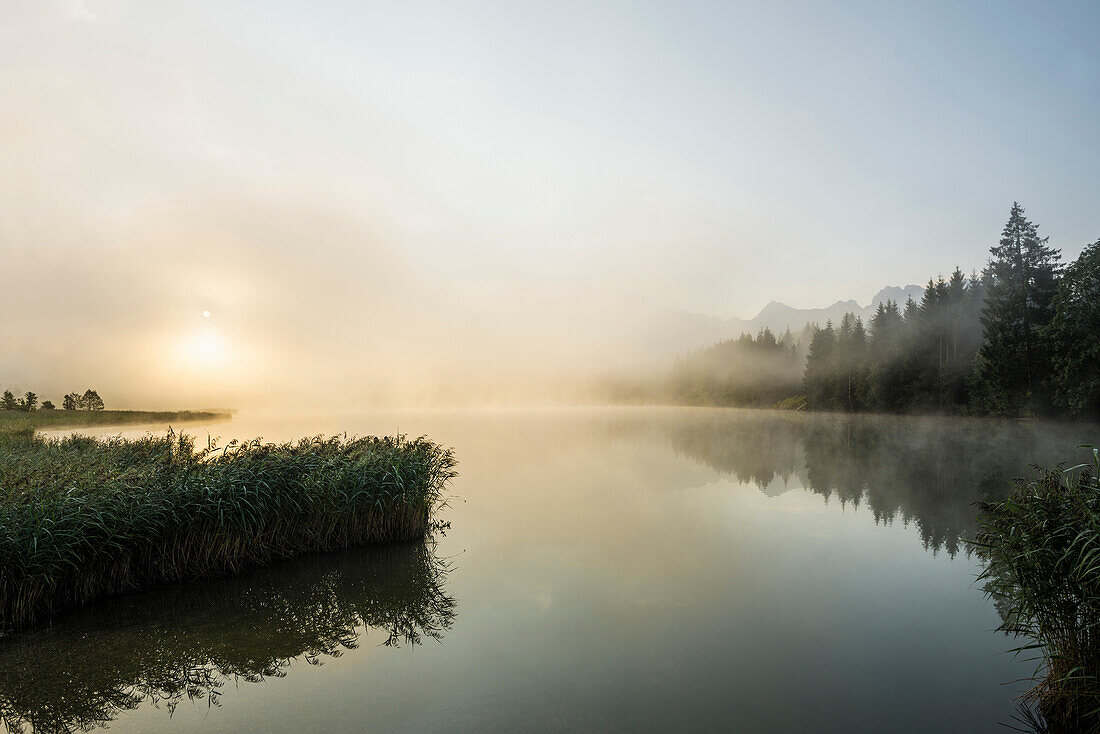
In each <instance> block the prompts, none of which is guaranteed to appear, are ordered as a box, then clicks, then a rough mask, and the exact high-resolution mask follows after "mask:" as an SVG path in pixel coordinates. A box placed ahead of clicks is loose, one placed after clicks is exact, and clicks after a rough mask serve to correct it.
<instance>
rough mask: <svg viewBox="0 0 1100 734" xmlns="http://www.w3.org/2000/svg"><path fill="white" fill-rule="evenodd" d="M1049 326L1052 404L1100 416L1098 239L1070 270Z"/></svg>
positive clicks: (1085, 414)
mask: <svg viewBox="0 0 1100 734" xmlns="http://www.w3.org/2000/svg"><path fill="white" fill-rule="evenodd" d="M1053 308H1054V315H1053V317H1052V318H1051V321H1050V325H1049V326H1048V327H1047V330H1046V337H1047V347H1048V350H1049V352H1050V355H1051V363H1052V370H1051V371H1052V374H1051V383H1052V385H1053V388H1054V395H1053V398H1054V402H1055V404H1056V405H1057V406H1058V407H1060V408H1064V409H1065V410H1067V411H1069V413H1070V414H1071V415H1073V416H1077V417H1081V416H1085V417H1090V418H1100V367H1098V365H1100V240H1097V241H1096V242H1095V243H1094V244H1091V245H1089V246H1087V247H1086V248H1085V249H1084V251H1082V252H1081V256H1080V257H1078V258H1077V260H1076V261H1075V262H1074V263H1073V264H1072V265H1070V266H1069V267H1068V268H1066V272H1065V275H1064V276H1063V277H1062V280H1061V282H1060V283H1059V285H1058V292H1057V294H1056V295H1055V296H1054V304H1053Z"/></svg>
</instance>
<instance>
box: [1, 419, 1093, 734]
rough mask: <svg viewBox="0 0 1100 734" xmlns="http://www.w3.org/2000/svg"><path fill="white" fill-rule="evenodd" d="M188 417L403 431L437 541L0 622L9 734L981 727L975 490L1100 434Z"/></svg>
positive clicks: (983, 636)
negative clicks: (449, 449)
mask: <svg viewBox="0 0 1100 734" xmlns="http://www.w3.org/2000/svg"><path fill="white" fill-rule="evenodd" d="M144 430H148V429H147V428H142V429H137V430H126V431H123V433H124V435H133V434H135V433H136V434H140V433H141V432H143V431H144ZM187 430H188V431H189V432H191V433H194V434H196V435H197V436H198V437H199V442H200V443H201V442H202V441H203V440H204V438H205V436H206V434H207V433H208V432H209V433H211V434H213V435H215V436H219V435H220V436H221V437H222V438H223V439H228V438H231V437H238V436H240V437H250V436H255V435H262V436H263V437H264V438H267V439H271V440H283V439H288V438H292V437H297V436H302V435H307V434H311V433H319V432H321V433H334V432H342V431H345V430H346V431H348V432H349V433H352V432H354V433H360V434H364V433H392V432H394V431H396V430H400V431H402V432H405V433H409V434H421V433H426V434H428V435H431V436H432V437H433V438H435V439H437V440H439V441H441V442H443V443H447V444H450V445H453V446H454V447H455V448H456V451H457V453H458V457H459V460H460V471H461V472H462V474H461V476H460V477H459V479H458V480H457V481H456V482H455V484H454V487H453V491H454V494H455V495H457V497H456V499H455V500H454V501H453V502H452V505H453V506H452V507H451V508H450V509H449V510H447V511H446V515H445V517H446V519H449V520H450V521H451V522H452V529H451V530H450V531H449V532H448V533H447V535H446V536H445V537H443V538H440V539H439V541H438V543H437V544H436V545H434V546H432V545H428V546H423V545H412V546H403V547H398V548H387V549H363V550H357V551H353V552H350V553H346V554H336V555H328V556H315V557H310V558H306V559H301V560H299V561H295V562H292V563H288V564H284V565H282V566H278V567H275V568H271V569H263V570H260V571H257V572H255V573H252V574H248V575H246V576H243V577H240V578H234V579H219V580H214V581H205V582H200V583H193V584H189V585H186V586H181V587H173V588H167V589H161V590H157V591H155V592H152V593H149V594H143V595H134V596H131V597H127V598H124V599H119V600H113V601H111V602H107V603H105V604H102V605H98V606H96V607H93V608H91V609H89V610H87V611H85V612H81V613H79V614H75V615H71V616H70V617H68V618H65V619H63V620H61V621H59V622H58V623H57V624H55V626H54V627H53V628H52V629H50V630H44V631H41V632H37V633H34V634H29V635H23V636H19V637H15V638H13V639H8V640H0V716H3V717H5V720H6V721H7V723H8V725H9V727H11V726H12V725H15V724H18V723H21V722H30V721H33V722H34V723H35V724H36V727H37V730H38V731H44V732H54V731H72V730H76V731H79V730H82V729H94V728H96V727H98V726H100V725H102V724H107V723H109V724H110V728H111V731H114V732H153V731H203V732H220V731H226V732H228V731H271V732H301V731H338V732H360V731H384V732H388V731H398V732H420V731H455V732H485V731H508V732H511V731H530V732H543V731H623V732H628V731H629V732H633V731H721V732H728V731H736V732H746V733H753V732H805V731H814V732H846V733H848V732H863V731H867V732H878V731H891V732H929V731H944V732H954V731H957V732H982V731H995V730H997V729H998V728H999V727H998V726H997V724H998V723H999V722H1008V721H1009V720H1010V719H1011V716H1012V714H1013V712H1014V704H1013V702H1012V698H1013V697H1014V696H1015V695H1016V694H1017V693H1018V692H1019V691H1020V690H1021V686H1020V684H1007V685H1006V683H1008V682H1009V681H1013V680H1016V679H1018V678H1020V677H1021V676H1023V675H1026V674H1027V673H1028V672H1029V670H1030V668H1029V666H1028V664H1026V663H1021V662H1013V660H1012V659H1011V657H1010V656H1009V655H1006V654H1004V652H1003V651H1004V650H1006V649H1008V648H1009V647H1010V646H1011V641H1010V640H1008V639H1006V638H1005V637H1003V636H1001V635H999V634H995V633H994V632H993V629H994V628H995V627H996V626H997V625H998V624H999V618H998V616H997V613H996V610H995V609H994V608H993V607H992V605H991V604H990V603H989V602H987V601H986V600H985V599H984V598H983V596H982V594H981V591H980V590H979V589H978V588H977V587H976V586H975V585H974V583H973V579H974V576H975V574H976V573H977V570H978V565H977V561H976V560H975V559H974V558H972V557H970V556H968V554H967V552H966V549H965V544H963V543H962V542H961V540H960V539H961V538H965V537H970V536H971V535H972V534H973V532H974V529H975V508H974V507H973V503H974V502H975V501H978V500H981V499H986V498H991V497H995V496H999V495H1000V494H1001V493H1003V492H1004V491H1005V490H1006V489H1007V487H1008V480H1009V479H1010V478H1011V477H1012V476H1015V475H1019V474H1022V473H1023V472H1024V471H1025V470H1026V465H1027V464H1028V463H1029V462H1056V461H1060V460H1075V459H1076V458H1077V457H1078V455H1081V454H1082V452H1077V451H1075V450H1074V449H1073V446H1075V445H1076V444H1078V443H1086V442H1093V443H1096V442H1100V435H1095V434H1096V433H1097V432H1096V429H1095V428H1092V427H1088V428H1085V427H1080V426H1078V427H1065V426H1052V425H1043V424H1034V423H1033V424H1004V423H996V422H983V421H968V420H956V419H952V420H944V419H915V418H886V417H881V418H879V417H864V418H851V417H839V416H799V415H791V414H778V413H767V412H751V411H721V410H689V409H684V410H680V409H607V410H595V409H593V410H550V411H466V412H430V413H372V414H357V415H351V414H349V415H339V416H310V417H304V418H302V417H299V418H287V417H265V416H260V415H256V416H249V415H241V416H240V417H238V419H236V420H234V421H233V422H231V423H225V424H220V425H211V426H189V427H187ZM104 432H114V433H117V432H118V431H117V430H116V431H99V433H104ZM223 442H224V441H223ZM0 728H2V727H0Z"/></svg>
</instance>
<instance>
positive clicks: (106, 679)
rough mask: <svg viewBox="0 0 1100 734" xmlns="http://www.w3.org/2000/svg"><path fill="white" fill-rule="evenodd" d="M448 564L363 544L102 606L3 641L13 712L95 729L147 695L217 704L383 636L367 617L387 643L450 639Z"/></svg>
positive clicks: (31, 722)
mask: <svg viewBox="0 0 1100 734" xmlns="http://www.w3.org/2000/svg"><path fill="white" fill-rule="evenodd" d="M448 571H449V568H448V565H447V563H446V562H445V561H442V560H440V559H439V558H437V557H436V555H435V553H434V549H433V548H432V547H430V546H426V545H424V544H412V545H402V546H394V547H387V548H364V549H356V550H352V551H348V552H346V553H339V554H330V555H323V556H312V557H308V558H303V559H299V560H297V561H293V562H290V563H286V564H282V565H279V566H275V567H271V568H266V569H260V570H258V571H255V572H253V573H249V574H246V575H244V576H240V577H234V578H224V579H215V580H206V581H201V582H194V583H190V584H185V585H181V586H174V587H171V588H166V589H162V590H158V591H155V592H152V593H149V594H141V595H135V596H132V597H127V598H122V599H116V600H112V601H109V602H106V603H104V604H100V605H96V606H95V607H94V608H91V609H89V610H86V611H84V612H80V613H77V614H76V615H74V616H72V617H69V618H66V619H65V620H64V621H63V622H62V623H61V624H59V626H58V627H57V628H55V629H52V630H42V631H40V632H36V633H27V634H21V635H17V636H15V637H12V638H10V639H6V640H3V639H0V722H2V723H3V724H4V726H6V727H7V729H8V730H9V731H16V732H19V731H26V730H28V729H32V730H33V731H34V732H43V733H52V732H74V731H88V730H91V729H94V728H96V727H98V726H102V725H105V724H107V723H108V722H110V721H112V720H113V719H115V718H116V717H118V716H119V715H120V714H121V713H123V712H125V711H128V710H131V709H134V708H136V707H138V706H139V705H141V704H142V703H143V702H146V701H149V702H152V703H154V704H156V705H159V706H162V707H165V708H167V709H168V711H169V712H171V711H172V710H174V709H175V707H176V705H177V704H178V703H179V702H180V701H182V700H183V699H184V698H187V699H205V700H206V701H208V702H209V703H211V704H215V705H216V704H217V702H218V698H219V696H221V695H222V692H223V690H224V689H225V685H226V683H227V682H230V681H233V682H238V681H247V682H259V681H263V680H264V679H265V678H268V677H281V676H283V675H284V674H285V669H286V668H287V667H288V666H289V665H290V664H291V663H292V662H293V661H294V660H296V659H301V660H304V661H306V662H308V663H310V664H319V663H320V662H322V660H323V659H324V658H326V657H336V656H339V655H340V654H341V653H342V651H343V650H345V649H354V648H355V647H357V646H358V645H359V642H360V637H361V636H362V635H364V634H366V635H367V639H370V638H371V636H372V635H373V634H374V632H372V631H369V630H365V629H364V626H365V627H369V628H374V630H377V631H378V632H379V633H380V634H381V637H379V638H378V639H379V641H380V642H379V644H383V645H387V646H398V645H416V644H418V643H420V642H421V641H422V640H423V639H424V638H434V639H441V638H442V636H443V633H444V632H445V631H446V630H448V629H450V628H451V626H452V624H453V621H454V617H455V600H454V599H453V598H452V597H450V596H448V595H447V593H446V592H445V588H444V582H445V580H446V577H447V573H448Z"/></svg>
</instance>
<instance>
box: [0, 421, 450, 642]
mask: <svg viewBox="0 0 1100 734" xmlns="http://www.w3.org/2000/svg"><path fill="white" fill-rule="evenodd" d="M454 466H455V461H454V458H453V455H452V453H451V451H450V450H447V449H444V448H442V447H440V446H438V445H436V444H434V443H432V442H431V441H429V440H427V439H424V438H419V439H416V440H411V441H410V440H407V439H405V438H404V437H400V436H399V437H395V438H375V437H368V438H353V439H339V438H331V439H322V438H319V437H318V438H312V439H304V440H302V441H299V442H298V443H286V444H262V443H260V442H259V441H258V440H257V441H252V442H249V443H245V444H236V443H234V444H230V445H229V446H227V447H225V448H224V449H217V450H211V449H205V450H202V451H197V452H196V451H194V446H193V444H192V440H191V439H190V438H188V437H186V436H183V435H180V434H175V433H172V432H169V434H168V435H167V436H165V437H151V436H150V437H146V438H141V439H136V440H123V439H118V438H115V439H107V440H97V439H91V438H86V437H79V436H72V437H68V438H63V439H49V440H47V439H42V438H38V437H33V436H31V435H28V434H27V433H26V432H21V433H2V432H0V627H3V628H9V629H10V628H22V627H26V626H29V625H33V624H35V623H38V622H41V621H43V620H45V619H48V618H50V617H51V616H52V615H54V614H55V613H57V612H58V611H60V610H63V609H66V608H69V607H74V606H79V605H81V604H84V603H86V602H89V601H91V600H93V599H97V598H100V597H104V596H109V595H112V594H117V593H119V592H122V591H126V590H130V589H138V588H142V587H146V586H151V585H155V584H159V583H163V582H169V581H176V580H180V579H186V578H194V577H199V576H210V575H220V574H228V573H234V572H238V571H240V570H242V569H244V568H247V567H251V566H259V565H264V564H267V563H270V562H272V561H275V560H278V559H283V558H289V557H292V556H295V555H298V554H302V553H309V552H315V551H323V550H331V549H338V548H347V547H350V546H355V545H362V544H367V543H378V542H391V541H406V540H413V539H416V538H422V537H424V535H425V534H426V532H427V531H428V529H429V524H430V523H431V522H432V518H433V515H434V513H435V511H436V510H438V509H439V508H440V507H441V506H442V504H443V501H444V498H443V494H442V493H443V489H444V485H445V484H446V482H447V481H448V480H449V479H450V478H451V477H453V476H454V471H453V469H454Z"/></svg>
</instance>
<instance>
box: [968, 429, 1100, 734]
mask: <svg viewBox="0 0 1100 734" xmlns="http://www.w3.org/2000/svg"><path fill="white" fill-rule="evenodd" d="M1098 476H1100V452H1097V450H1096V449H1094V450H1093V462H1092V463H1090V464H1083V465H1079V466H1076V467H1073V468H1072V469H1068V470H1063V469H1061V468H1059V469H1054V470H1042V471H1039V472H1038V473H1037V474H1036V475H1035V476H1034V477H1032V478H1031V479H1030V480H1020V481H1019V482H1018V483H1017V486H1016V489H1015V491H1014V492H1013V493H1012V494H1011V495H1009V497H1008V498H1006V499H1005V500H1003V501H1000V502H992V503H986V504H983V505H982V511H983V518H982V521H981V522H982V526H981V532H980V533H979V534H978V537H977V539H976V542H975V545H976V546H977V548H978V552H979V554H980V556H981V557H982V558H983V560H984V561H985V569H984V571H983V573H982V575H981V577H980V578H981V580H982V581H983V582H984V585H985V590H986V593H987V594H989V595H990V596H991V597H992V598H993V600H994V602H995V603H996V604H997V608H998V611H1000V613H1001V617H1002V619H1003V621H1004V623H1003V625H1002V627H1001V628H1002V629H1003V630H1004V631H1006V632H1008V633H1010V634H1013V635H1016V636H1017V637H1018V638H1021V639H1022V641H1023V644H1022V645H1020V646H1019V647H1018V648H1017V649H1016V650H1017V652H1018V653H1028V652H1030V653H1033V654H1034V658H1035V659H1036V660H1037V661H1038V665H1037V668H1036V671H1035V674H1034V679H1035V685H1034V687H1033V688H1032V689H1031V690H1029V691H1028V692H1027V693H1026V694H1025V696H1024V711H1023V718H1024V720H1025V722H1026V723H1028V724H1029V726H1031V727H1032V728H1034V729H1036V730H1039V731H1049V732H1096V731H1100V480H1098Z"/></svg>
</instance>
